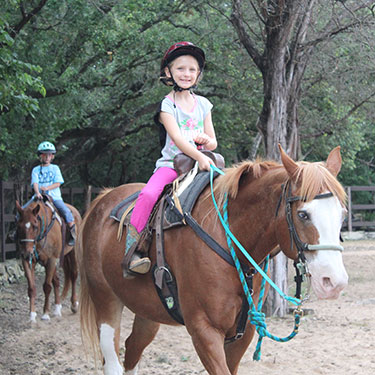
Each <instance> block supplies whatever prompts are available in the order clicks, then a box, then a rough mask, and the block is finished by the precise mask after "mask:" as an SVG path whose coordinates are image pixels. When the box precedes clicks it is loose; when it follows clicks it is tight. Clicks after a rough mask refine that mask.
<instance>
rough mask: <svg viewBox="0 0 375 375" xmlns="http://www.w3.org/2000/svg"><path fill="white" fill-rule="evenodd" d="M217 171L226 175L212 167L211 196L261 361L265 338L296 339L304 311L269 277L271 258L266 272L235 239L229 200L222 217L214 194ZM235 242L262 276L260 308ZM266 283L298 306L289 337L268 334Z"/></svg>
mask: <svg viewBox="0 0 375 375" xmlns="http://www.w3.org/2000/svg"><path fill="white" fill-rule="evenodd" d="M214 170H216V171H217V172H219V173H220V174H224V172H223V171H221V170H220V169H217V168H216V167H214V166H212V165H211V171H210V182H211V195H212V200H213V203H214V206H215V209H216V212H217V214H218V216H219V219H220V221H221V223H222V225H223V227H224V229H225V235H226V237H227V244H228V247H229V249H230V253H231V256H232V258H233V260H234V263H235V266H236V269H237V272H238V275H239V277H240V281H241V284H242V287H243V289H244V292H245V295H246V298H247V301H248V303H249V312H248V316H249V321H250V323H251V324H253V325H254V326H255V329H256V331H257V332H258V335H259V338H258V342H257V345H256V349H255V352H254V355H253V360H255V361H259V360H260V357H261V346H262V341H263V338H264V337H266V336H267V337H269V338H270V339H272V340H274V341H278V342H287V341H289V340H291V339H292V338H293V337H295V336H296V335H297V333H298V328H299V324H300V320H301V316H302V310H301V303H302V302H301V300H300V299H298V298H293V297H289V296H287V295H285V294H284V293H283V292H282V291H281V290H280V288H279V287H278V286H277V285H276V284H275V283H274V282H273V281H272V280H271V279H270V278H269V277H268V275H267V270H268V264H269V256H268V257H267V258H266V261H265V265H264V270H262V269H261V268H260V267H259V266H258V264H257V263H256V262H255V261H254V259H253V258H251V256H250V255H249V254H248V252H247V251H246V250H245V249H244V248H243V246H242V245H241V244H240V243H239V242H238V240H237V239H236V238H235V237H234V235H233V233H232V232H231V231H230V229H229V224H228V209H227V208H228V198H227V197H225V202H224V205H223V213H224V218H223V217H222V215H221V213H220V210H219V208H218V206H217V203H216V200H215V197H214V193H213V171H214ZM232 240H233V242H234V243H235V244H236V245H237V247H238V248H239V249H240V250H241V252H242V253H243V254H244V255H245V257H246V258H247V259H248V260H249V261H250V263H251V264H252V265H253V266H254V267H255V268H256V270H257V271H258V272H259V273H260V274H261V275H262V277H263V278H262V283H261V287H260V292H259V300H258V308H256V307H255V305H254V302H253V299H252V297H251V293H250V291H249V288H248V286H247V283H246V279H245V275H244V273H243V271H242V268H241V265H240V261H239V260H238V257H237V254H236V252H235V251H234V248H233V243H232ZM266 281H267V282H268V283H269V284H270V285H271V286H272V287H273V288H274V289H275V290H276V291H277V292H278V293H279V294H280V296H282V297H283V298H284V299H286V300H287V301H289V302H291V303H293V304H295V305H297V308H296V309H295V310H294V329H293V331H292V333H291V334H290V335H289V336H287V337H283V338H280V337H277V336H274V335H272V334H271V333H269V332H268V330H267V325H266V321H265V314H264V313H262V305H263V297H264V291H265V285H266Z"/></svg>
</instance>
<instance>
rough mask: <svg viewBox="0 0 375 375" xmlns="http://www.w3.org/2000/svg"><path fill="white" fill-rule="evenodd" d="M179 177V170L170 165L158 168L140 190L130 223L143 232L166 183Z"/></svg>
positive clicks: (139, 231)
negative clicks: (169, 166)
mask: <svg viewBox="0 0 375 375" xmlns="http://www.w3.org/2000/svg"><path fill="white" fill-rule="evenodd" d="M176 178H177V172H176V171H175V170H174V169H172V168H168V167H161V168H159V169H157V170H156V171H155V172H154V173H153V175H152V176H151V177H150V179H149V180H148V182H147V184H146V186H145V187H144V188H143V189H142V191H141V192H140V194H139V196H138V198H137V202H136V204H135V207H134V210H133V213H132V216H131V218H130V224H132V225H133V226H134V227H135V228H136V229H137V231H138V233H141V232H142V230H143V229H144V227H145V226H146V224H147V220H148V218H149V216H150V214H151V211H152V209H153V208H154V205H155V203H156V201H157V200H158V198H159V196H160V194H161V193H162V191H163V189H164V187H165V185H167V184H170V183H171V182H172V181H173V180H175V179H176Z"/></svg>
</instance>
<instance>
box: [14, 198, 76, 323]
mask: <svg viewBox="0 0 375 375" xmlns="http://www.w3.org/2000/svg"><path fill="white" fill-rule="evenodd" d="M67 206H68V207H69V208H70V210H71V211H72V214H73V216H74V221H75V223H76V230H77V232H79V228H80V225H81V222H82V218H81V215H80V213H79V212H78V211H77V209H76V208H75V207H73V206H71V205H67ZM16 208H17V211H18V215H19V217H18V220H17V241H18V246H19V251H20V255H21V259H22V265H23V268H24V271H25V276H26V279H27V283H28V296H29V301H30V321H31V322H35V321H36V316H37V314H36V311H35V298H36V285H35V266H36V264H37V263H39V264H41V265H42V266H43V267H44V268H45V271H46V275H45V281H44V284H43V291H44V296H45V299H44V307H43V316H42V320H50V316H49V314H50V302H49V297H50V294H51V290H52V288H53V290H54V295H55V310H54V313H53V314H54V316H61V309H62V305H61V299H64V298H65V297H66V295H67V293H68V291H69V287H71V293H72V294H71V310H72V312H74V313H76V312H77V311H78V297H77V292H76V281H77V277H78V264H77V260H76V255H75V250H74V247H73V246H69V245H68V243H67V242H68V241H67V238H65V239H64V253H63V256H61V252H62V246H63V238H62V231H61V222H60V221H59V220H58V219H57V215H56V211H55V209H54V208H53V206H51V204H49V203H45V202H43V201H41V200H37V201H32V202H31V203H30V204H29V205H28V206H27V207H25V208H22V207H21V205H20V204H19V202H18V201H16ZM60 220H61V219H60ZM67 232H69V231H68V230H67ZM59 259H60V260H61V261H62V262H63V263H62V267H63V270H64V288H63V291H62V294H61V296H60V280H59V276H58V273H57V272H56V265H57V261H58V260H59Z"/></svg>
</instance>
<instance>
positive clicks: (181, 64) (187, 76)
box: [165, 55, 200, 89]
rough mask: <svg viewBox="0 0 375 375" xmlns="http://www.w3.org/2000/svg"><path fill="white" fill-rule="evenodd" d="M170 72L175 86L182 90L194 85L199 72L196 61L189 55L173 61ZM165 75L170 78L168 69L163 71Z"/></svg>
mask: <svg viewBox="0 0 375 375" xmlns="http://www.w3.org/2000/svg"><path fill="white" fill-rule="evenodd" d="M170 70H171V73H172V76H173V79H174V80H175V82H176V83H177V85H178V86H179V87H181V88H183V89H184V88H186V89H188V88H190V87H191V86H193V85H195V84H196V83H197V79H198V76H199V72H200V71H199V65H198V61H197V60H196V59H195V58H194V57H193V56H190V55H184V56H180V57H177V59H175V60H173V61H172V63H171V65H170ZM165 74H166V75H167V77H170V76H171V74H170V72H169V69H168V68H166V69H165Z"/></svg>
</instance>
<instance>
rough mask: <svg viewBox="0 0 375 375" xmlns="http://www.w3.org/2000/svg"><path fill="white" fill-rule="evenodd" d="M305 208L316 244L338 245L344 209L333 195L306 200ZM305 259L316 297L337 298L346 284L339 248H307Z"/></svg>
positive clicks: (345, 274)
mask: <svg viewBox="0 0 375 375" xmlns="http://www.w3.org/2000/svg"><path fill="white" fill-rule="evenodd" d="M301 210H303V211H306V212H307V213H308V215H309V218H310V220H311V222H312V224H313V225H314V226H315V228H316V229H317V231H318V233H319V240H318V241H319V244H322V245H324V244H333V245H340V243H339V238H340V229H341V225H342V221H343V219H344V215H345V212H346V210H345V208H344V207H343V206H342V205H341V203H340V202H339V200H338V199H337V198H336V197H330V198H324V199H314V200H312V201H310V202H308V203H305V204H304V205H303V206H302V208H301ZM305 256H306V259H307V261H308V268H309V272H310V274H311V286H312V288H313V290H314V292H315V294H316V296H317V297H318V298H321V299H334V298H338V296H339V294H340V292H341V291H342V290H343V289H344V288H345V287H346V285H347V284H348V274H347V272H346V270H345V267H344V263H343V260H342V253H341V251H338V250H318V251H306V252H305Z"/></svg>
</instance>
